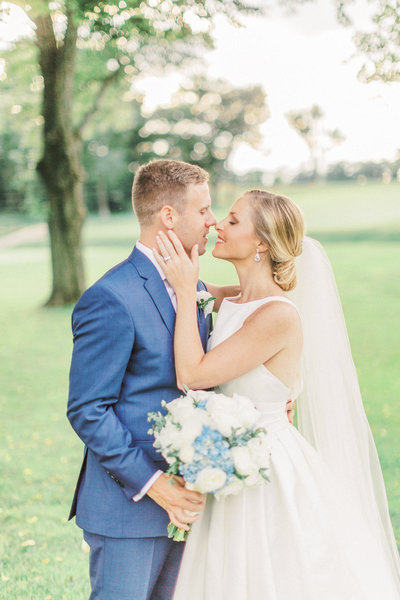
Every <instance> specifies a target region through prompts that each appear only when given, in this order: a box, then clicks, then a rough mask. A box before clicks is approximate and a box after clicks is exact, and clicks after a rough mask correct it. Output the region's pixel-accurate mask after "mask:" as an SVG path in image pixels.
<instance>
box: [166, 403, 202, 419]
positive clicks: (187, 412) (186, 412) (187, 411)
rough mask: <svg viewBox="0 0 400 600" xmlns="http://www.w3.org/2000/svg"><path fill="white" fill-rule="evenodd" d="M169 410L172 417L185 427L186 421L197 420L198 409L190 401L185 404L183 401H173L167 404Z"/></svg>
mask: <svg viewBox="0 0 400 600" xmlns="http://www.w3.org/2000/svg"><path fill="white" fill-rule="evenodd" d="M167 409H168V412H169V414H170V415H172V416H173V418H174V419H175V421H177V423H180V424H181V425H183V423H185V422H186V421H189V420H192V419H194V418H195V414H196V412H195V411H196V409H195V408H194V406H193V403H192V402H191V401H190V400H189V401H187V402H183V401H182V400H179V399H178V400H173V401H172V402H169V403H168V404H167Z"/></svg>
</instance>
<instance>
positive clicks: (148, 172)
mask: <svg viewBox="0 0 400 600" xmlns="http://www.w3.org/2000/svg"><path fill="white" fill-rule="evenodd" d="M208 179H209V176H208V173H207V171H204V169H202V168H201V167H198V166H197V165H191V164H189V163H187V162H184V161H182V160H168V159H157V160H152V161H150V162H148V163H146V164H145V165H142V166H141V167H139V169H138V171H137V172H136V174H135V178H134V180H133V187H132V205H133V210H134V211H135V214H136V216H137V218H138V221H139V223H140V224H141V225H149V224H151V223H152V222H153V218H154V215H155V214H156V213H157V212H158V211H159V210H160V209H161V208H162V207H163V206H165V205H166V204H169V205H171V206H173V207H174V208H175V209H176V210H177V211H178V212H179V213H182V212H183V210H184V207H185V200H186V189H187V187H188V185H190V184H194V185H197V184H201V183H206V182H207V181H208Z"/></svg>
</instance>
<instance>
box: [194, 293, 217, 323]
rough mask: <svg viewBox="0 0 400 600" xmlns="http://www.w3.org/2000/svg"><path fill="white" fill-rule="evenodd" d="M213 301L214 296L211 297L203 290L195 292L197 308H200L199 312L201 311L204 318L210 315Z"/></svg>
mask: <svg viewBox="0 0 400 600" xmlns="http://www.w3.org/2000/svg"><path fill="white" fill-rule="evenodd" d="M214 300H216V298H215V296H211V294H210V292H206V291H205V290H201V291H200V292H197V294H196V302H197V306H198V307H199V308H200V310H202V311H203V313H204V316H205V317H206V316H207V315H210V314H211V313H212V310H213V308H214Z"/></svg>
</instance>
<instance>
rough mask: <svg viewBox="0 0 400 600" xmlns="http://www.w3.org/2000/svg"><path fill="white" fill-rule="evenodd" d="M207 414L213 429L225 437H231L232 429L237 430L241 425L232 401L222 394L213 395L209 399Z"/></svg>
mask: <svg viewBox="0 0 400 600" xmlns="http://www.w3.org/2000/svg"><path fill="white" fill-rule="evenodd" d="M207 412H208V413H209V415H210V417H211V420H212V421H213V424H214V427H215V428H216V429H218V431H220V432H221V433H222V435H223V436H225V437H229V436H230V435H232V430H233V428H239V427H240V425H241V423H240V420H239V419H238V416H237V414H235V410H234V405H233V404H232V399H231V398H228V397H227V396H224V395H222V394H220V395H218V394H214V396H213V397H211V398H210V400H209V401H208V405H207Z"/></svg>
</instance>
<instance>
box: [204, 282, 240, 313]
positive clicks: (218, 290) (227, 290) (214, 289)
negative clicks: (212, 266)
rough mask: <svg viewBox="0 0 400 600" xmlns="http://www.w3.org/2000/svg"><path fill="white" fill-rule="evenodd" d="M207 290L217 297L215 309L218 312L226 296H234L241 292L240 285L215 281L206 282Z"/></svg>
mask: <svg viewBox="0 0 400 600" xmlns="http://www.w3.org/2000/svg"><path fill="white" fill-rule="evenodd" d="M204 283H205V285H206V287H207V290H208V291H209V292H210V294H211V295H212V296H214V297H215V302H214V307H213V311H214V312H218V310H219V307H220V306H221V303H222V300H223V299H224V298H234V297H235V296H238V295H239V294H240V286H239V285H216V284H215V283H208V282H206V281H205V282H204Z"/></svg>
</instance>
